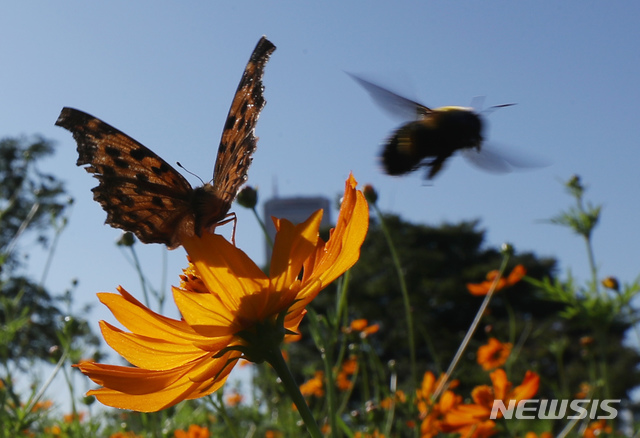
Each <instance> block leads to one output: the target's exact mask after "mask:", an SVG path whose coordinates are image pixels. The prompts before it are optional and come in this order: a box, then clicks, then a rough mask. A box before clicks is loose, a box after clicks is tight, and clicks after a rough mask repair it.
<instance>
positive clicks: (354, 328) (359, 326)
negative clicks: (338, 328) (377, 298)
mask: <svg viewBox="0 0 640 438" xmlns="http://www.w3.org/2000/svg"><path fill="white" fill-rule="evenodd" d="M378 330H380V325H378V324H373V325H369V321H367V320H366V319H354V320H353V321H351V324H350V325H349V328H347V329H343V331H344V332H345V333H352V332H358V333H360V337H361V338H366V337H367V336H369V335H372V334H374V333H377V332H378Z"/></svg>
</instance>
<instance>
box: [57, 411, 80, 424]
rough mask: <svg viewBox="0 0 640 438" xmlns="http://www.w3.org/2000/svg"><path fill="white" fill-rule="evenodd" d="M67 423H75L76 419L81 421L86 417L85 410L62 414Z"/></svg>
mask: <svg viewBox="0 0 640 438" xmlns="http://www.w3.org/2000/svg"><path fill="white" fill-rule="evenodd" d="M62 419H63V421H64V422H65V423H73V422H74V421H78V422H81V421H82V420H83V419H84V412H77V413H75V414H65V415H63V416H62Z"/></svg>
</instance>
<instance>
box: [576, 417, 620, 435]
mask: <svg viewBox="0 0 640 438" xmlns="http://www.w3.org/2000/svg"><path fill="white" fill-rule="evenodd" d="M611 432H613V429H612V428H611V426H609V425H607V420H598V421H592V422H591V423H589V425H588V426H587V428H586V429H585V431H584V433H583V434H582V436H583V437H585V438H597V437H599V436H601V435H603V434H610V433H611Z"/></svg>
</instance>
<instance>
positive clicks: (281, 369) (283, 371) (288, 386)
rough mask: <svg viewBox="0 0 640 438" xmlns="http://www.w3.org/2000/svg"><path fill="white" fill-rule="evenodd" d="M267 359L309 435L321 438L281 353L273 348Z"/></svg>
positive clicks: (318, 429) (316, 424) (313, 437)
mask: <svg viewBox="0 0 640 438" xmlns="http://www.w3.org/2000/svg"><path fill="white" fill-rule="evenodd" d="M266 359H267V362H269V364H270V365H271V366H272V367H273V369H274V370H275V371H276V374H278V377H279V378H280V380H281V381H282V385H283V386H284V388H285V390H286V392H287V394H289V397H291V399H292V401H293V403H294V404H295V405H296V407H297V408H298V412H299V413H300V416H301V417H302V420H303V421H304V424H305V426H306V427H307V430H308V431H309V435H311V437H312V438H322V436H323V435H322V432H321V431H320V428H319V427H318V423H316V420H315V418H313V414H312V413H311V410H310V409H309V406H308V405H307V402H306V401H305V399H304V397H303V396H302V393H301V392H300V388H299V387H298V385H297V384H296V382H295V379H294V378H293V374H291V370H290V369H289V367H288V366H287V363H286V362H285V360H284V357H282V352H281V351H280V349H279V348H273V349H271V350H270V355H269V357H268V358H266Z"/></svg>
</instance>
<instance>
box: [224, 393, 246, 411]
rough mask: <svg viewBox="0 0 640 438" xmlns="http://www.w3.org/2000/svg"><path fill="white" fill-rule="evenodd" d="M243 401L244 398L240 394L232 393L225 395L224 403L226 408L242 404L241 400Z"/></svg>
mask: <svg viewBox="0 0 640 438" xmlns="http://www.w3.org/2000/svg"><path fill="white" fill-rule="evenodd" d="M243 399H244V397H243V396H242V394H240V393H238V392H236V391H233V392H232V393H231V394H229V395H227V397H226V399H225V401H226V402H227V406H231V407H233V406H238V405H239V404H240V403H242V400H243Z"/></svg>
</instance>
